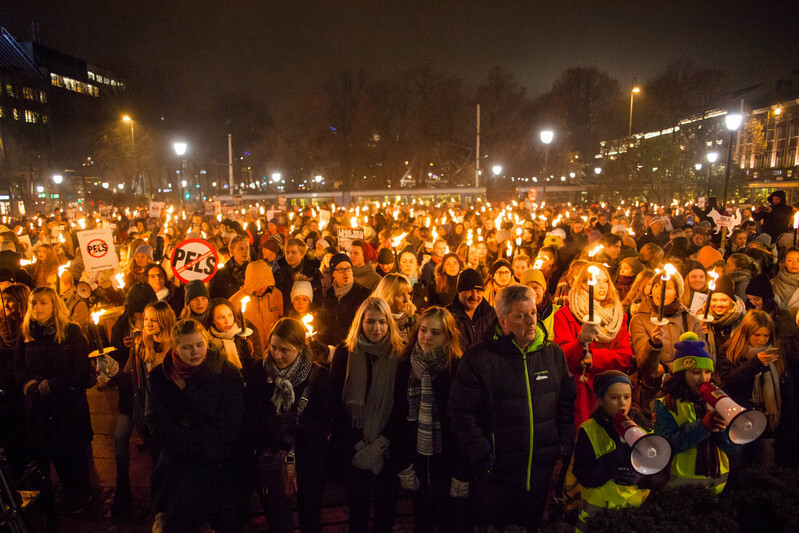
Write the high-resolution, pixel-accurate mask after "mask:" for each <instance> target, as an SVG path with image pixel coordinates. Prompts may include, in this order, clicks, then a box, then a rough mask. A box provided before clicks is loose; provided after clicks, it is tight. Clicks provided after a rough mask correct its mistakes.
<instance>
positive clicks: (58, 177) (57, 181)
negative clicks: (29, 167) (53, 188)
mask: <svg viewBox="0 0 799 533" xmlns="http://www.w3.org/2000/svg"><path fill="white" fill-rule="evenodd" d="M62 181H64V176H62V175H61V174H53V183H55V184H56V185H61V182H62Z"/></svg>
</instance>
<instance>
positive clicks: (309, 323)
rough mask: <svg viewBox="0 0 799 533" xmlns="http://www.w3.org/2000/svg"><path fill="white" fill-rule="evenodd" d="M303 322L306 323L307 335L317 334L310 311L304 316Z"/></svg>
mask: <svg viewBox="0 0 799 533" xmlns="http://www.w3.org/2000/svg"><path fill="white" fill-rule="evenodd" d="M302 323H303V324H305V329H307V330H308V331H307V332H306V333H305V336H306V337H313V336H314V335H316V332H315V331H314V330H313V315H312V314H310V313H308V314H307V315H305V316H304V317H302Z"/></svg>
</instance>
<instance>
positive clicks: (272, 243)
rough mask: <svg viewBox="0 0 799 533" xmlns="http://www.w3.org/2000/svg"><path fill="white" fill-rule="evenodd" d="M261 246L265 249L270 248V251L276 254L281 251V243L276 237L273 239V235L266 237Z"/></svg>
mask: <svg viewBox="0 0 799 533" xmlns="http://www.w3.org/2000/svg"><path fill="white" fill-rule="evenodd" d="M261 248H262V249H264V250H269V251H270V252H272V253H273V254H275V255H277V254H279V253H280V243H279V242H277V240H276V239H273V238H271V237H270V238H268V239H266V241H265V242H264V244H263V245H262V246H261Z"/></svg>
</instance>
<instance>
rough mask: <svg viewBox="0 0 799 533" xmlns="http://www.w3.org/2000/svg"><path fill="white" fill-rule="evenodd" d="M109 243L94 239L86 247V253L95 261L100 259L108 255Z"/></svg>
mask: <svg viewBox="0 0 799 533" xmlns="http://www.w3.org/2000/svg"><path fill="white" fill-rule="evenodd" d="M108 248H109V246H108V243H107V242H105V241H104V240H102V239H92V240H91V241H89V244H87V245H86V253H88V254H89V255H90V256H92V257H94V258H95V259H100V258H101V257H103V256H105V254H107V253H108Z"/></svg>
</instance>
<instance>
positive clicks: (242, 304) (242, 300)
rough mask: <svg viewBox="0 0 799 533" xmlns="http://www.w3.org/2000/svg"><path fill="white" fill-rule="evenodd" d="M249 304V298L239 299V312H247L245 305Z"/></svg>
mask: <svg viewBox="0 0 799 533" xmlns="http://www.w3.org/2000/svg"><path fill="white" fill-rule="evenodd" d="M249 302H250V297H249V296H245V297H244V298H242V299H241V312H242V313H243V312H244V311H246V310H247V304H248V303H249Z"/></svg>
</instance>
